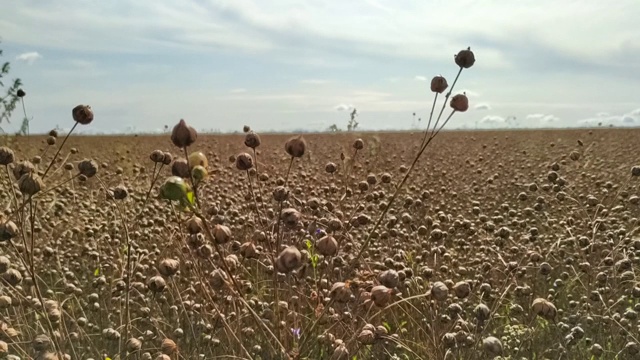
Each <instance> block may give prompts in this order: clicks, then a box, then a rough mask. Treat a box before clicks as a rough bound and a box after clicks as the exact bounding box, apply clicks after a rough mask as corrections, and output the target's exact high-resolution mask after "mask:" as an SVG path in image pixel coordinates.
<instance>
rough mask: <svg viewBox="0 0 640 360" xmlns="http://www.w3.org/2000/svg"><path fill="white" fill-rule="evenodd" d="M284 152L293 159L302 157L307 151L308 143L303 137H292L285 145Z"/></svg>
mask: <svg viewBox="0 0 640 360" xmlns="http://www.w3.org/2000/svg"><path fill="white" fill-rule="evenodd" d="M284 150H285V151H286V152H287V154H289V156H291V157H297V158H299V157H302V156H303V155H304V153H305V151H306V150H307V142H306V141H305V139H304V138H303V137H302V135H298V136H296V137H292V138H290V139H289V140H287V142H286V143H285V144H284Z"/></svg>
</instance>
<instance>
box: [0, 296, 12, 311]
mask: <svg viewBox="0 0 640 360" xmlns="http://www.w3.org/2000/svg"><path fill="white" fill-rule="evenodd" d="M12 303H13V300H11V298H10V297H8V296H7V295H2V296H0V309H7V308H9V307H11V304H12Z"/></svg>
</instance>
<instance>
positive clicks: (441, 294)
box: [431, 281, 449, 301]
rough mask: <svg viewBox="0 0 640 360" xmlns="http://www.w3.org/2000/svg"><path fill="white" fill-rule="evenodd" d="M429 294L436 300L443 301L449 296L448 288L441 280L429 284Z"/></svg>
mask: <svg viewBox="0 0 640 360" xmlns="http://www.w3.org/2000/svg"><path fill="white" fill-rule="evenodd" d="M431 296H432V297H433V298H434V299H436V300H438V301H444V300H446V299H447V296H449V288H448V287H447V285H445V284H444V283H443V282H441V281H437V282H435V283H433V285H431Z"/></svg>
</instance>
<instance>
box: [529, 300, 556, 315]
mask: <svg viewBox="0 0 640 360" xmlns="http://www.w3.org/2000/svg"><path fill="white" fill-rule="evenodd" d="M531 310H533V313H534V314H536V315H537V316H540V317H542V318H544V319H546V320H553V319H555V317H556V314H557V312H558V310H557V309H556V306H555V305H553V303H552V302H550V301H549V300H547V299H543V298H537V299H535V300H533V303H532V304H531Z"/></svg>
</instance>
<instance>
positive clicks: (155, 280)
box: [147, 276, 167, 293]
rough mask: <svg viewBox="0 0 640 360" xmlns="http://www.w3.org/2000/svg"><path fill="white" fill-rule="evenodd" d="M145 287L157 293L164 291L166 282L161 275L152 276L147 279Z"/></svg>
mask: <svg viewBox="0 0 640 360" xmlns="http://www.w3.org/2000/svg"><path fill="white" fill-rule="evenodd" d="M147 287H148V288H149V290H151V292H154V293H159V292H162V291H164V288H165V287H167V282H166V281H164V279H163V278H162V277H161V276H152V277H151V278H149V281H147Z"/></svg>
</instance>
